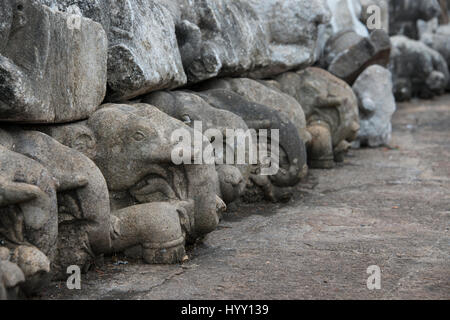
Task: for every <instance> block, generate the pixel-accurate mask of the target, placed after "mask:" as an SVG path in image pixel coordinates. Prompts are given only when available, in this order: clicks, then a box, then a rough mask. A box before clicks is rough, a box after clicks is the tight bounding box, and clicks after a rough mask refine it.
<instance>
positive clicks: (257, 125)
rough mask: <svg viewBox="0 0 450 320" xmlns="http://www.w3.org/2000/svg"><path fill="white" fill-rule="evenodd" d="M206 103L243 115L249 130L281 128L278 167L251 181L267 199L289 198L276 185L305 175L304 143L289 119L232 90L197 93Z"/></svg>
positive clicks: (285, 184) (284, 184) (295, 180)
mask: <svg viewBox="0 0 450 320" xmlns="http://www.w3.org/2000/svg"><path fill="white" fill-rule="evenodd" d="M197 94H198V95H199V96H200V97H202V98H203V99H204V100H205V101H206V102H208V103H209V104H210V105H212V106H213V107H215V108H218V109H224V110H228V111H231V112H233V113H235V114H237V115H238V116H240V117H241V118H242V119H244V121H245V122H246V123H247V126H248V127H249V128H250V129H255V130H258V129H278V130H279V152H280V154H279V167H280V170H279V171H278V172H277V173H276V174H275V175H272V176H262V175H259V174H258V173H256V174H253V175H252V181H253V182H254V184H255V185H257V186H258V187H260V188H261V189H262V190H263V192H264V194H265V196H266V198H268V199H270V200H272V201H280V200H282V198H284V197H286V194H283V191H282V190H279V189H277V188H276V187H291V186H294V185H296V184H297V183H298V182H299V181H300V180H301V179H302V178H303V177H305V176H306V174H307V171H308V167H307V165H306V150H305V143H304V142H303V140H302V139H301V138H300V137H299V134H298V131H297V128H296V127H295V126H294V125H293V124H292V122H291V121H290V120H289V118H288V117H287V116H286V115H285V114H283V113H281V112H277V111H275V110H273V109H271V108H269V107H267V106H264V105H261V104H257V103H253V102H250V101H248V100H246V99H244V98H242V97H241V96H240V95H238V94H236V93H234V92H233V91H229V90H224V89H214V90H206V91H202V92H200V93H197Z"/></svg>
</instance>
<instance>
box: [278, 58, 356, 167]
mask: <svg viewBox="0 0 450 320" xmlns="http://www.w3.org/2000/svg"><path fill="white" fill-rule="evenodd" d="M275 80H276V81H277V82H278V83H279V84H280V88H281V90H282V91H283V92H285V93H287V94H289V95H291V96H293V97H294V98H295V99H297V101H298V102H299V103H300V104H301V105H302V107H303V111H304V112H305V116H306V122H307V129H308V131H309V132H310V133H311V135H312V137H313V138H312V141H311V143H310V145H309V151H308V162H309V164H310V165H311V166H313V167H324V168H327V167H332V166H333V165H334V161H342V160H343V159H342V156H343V154H344V153H345V152H346V150H347V149H348V148H349V146H350V145H349V143H350V142H352V141H353V140H355V139H356V136H357V132H358V130H359V112H358V102H357V100H356V97H355V95H354V93H353V91H352V89H351V87H350V86H349V85H348V84H346V83H345V82H344V81H342V80H340V79H338V78H336V77H335V76H333V75H332V74H331V73H329V72H327V71H325V70H322V69H318V68H314V67H310V68H307V69H305V70H302V71H298V72H297V73H295V72H287V73H284V74H282V75H280V76H278V77H276V78H275Z"/></svg>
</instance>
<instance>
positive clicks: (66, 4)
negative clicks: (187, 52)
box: [40, 0, 186, 101]
mask: <svg viewBox="0 0 450 320" xmlns="http://www.w3.org/2000/svg"><path fill="white" fill-rule="evenodd" d="M40 1H44V2H46V3H47V4H49V5H52V4H53V6H55V7H57V8H58V9H60V10H64V11H70V12H76V11H78V12H79V13H80V14H82V15H83V16H86V17H88V18H91V19H93V20H95V21H97V22H99V23H101V24H102V26H103V28H104V29H105V30H106V32H107V36H108V42H109V47H108V96H107V99H108V100H109V101H124V100H127V99H131V98H134V97H136V96H138V95H142V94H145V93H148V92H150V91H155V90H160V89H165V88H174V87H177V86H180V85H183V84H185V83H186V75H185V73H184V70H183V66H182V62H181V57H180V53H179V50H178V45H177V40H176V36H175V23H174V21H173V18H172V15H171V13H170V12H169V11H168V10H167V9H166V8H165V7H164V6H162V5H161V4H159V3H158V1H156V0H95V1H91V0H40Z"/></svg>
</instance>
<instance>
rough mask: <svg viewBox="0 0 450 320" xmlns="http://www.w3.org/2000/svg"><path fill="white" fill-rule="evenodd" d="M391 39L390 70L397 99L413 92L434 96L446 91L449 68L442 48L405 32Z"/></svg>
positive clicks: (408, 97)
mask: <svg viewBox="0 0 450 320" xmlns="http://www.w3.org/2000/svg"><path fill="white" fill-rule="evenodd" d="M391 43H392V53H391V61H390V63H389V70H390V71H391V73H392V80H393V83H394V95H395V98H396V100H397V101H403V100H409V99H410V98H411V97H413V96H419V97H421V98H431V97H433V96H434V95H438V94H442V93H443V92H444V91H445V88H446V87H447V86H448V81H449V71H448V66H447V63H446V62H445V60H444V58H443V57H442V56H441V54H440V53H439V52H437V51H435V50H433V49H431V48H429V47H428V46H427V45H425V44H424V43H422V42H420V41H415V40H411V39H408V38H406V37H404V36H395V37H391Z"/></svg>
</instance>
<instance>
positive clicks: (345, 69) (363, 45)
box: [324, 29, 391, 85]
mask: <svg viewBox="0 0 450 320" xmlns="http://www.w3.org/2000/svg"><path fill="white" fill-rule="evenodd" d="M351 33H353V35H351ZM390 51H391V44H390V40H389V36H388V34H387V33H386V31H384V30H381V29H380V30H374V31H372V33H371V34H370V36H369V37H358V36H357V34H356V33H354V32H352V31H350V32H347V31H342V32H340V33H338V34H335V35H334V36H333V37H332V38H330V40H329V41H328V43H327V45H326V47H325V53H324V55H325V59H326V60H327V61H329V65H328V71H329V72H331V73H332V74H334V75H335V76H337V77H338V78H341V79H343V80H345V81H347V83H349V84H350V85H352V84H353V82H354V81H355V80H356V78H358V76H359V75H360V74H361V72H363V71H364V70H365V69H366V68H367V67H368V66H370V65H373V64H379V65H382V66H387V64H388V63H389V54H390Z"/></svg>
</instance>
